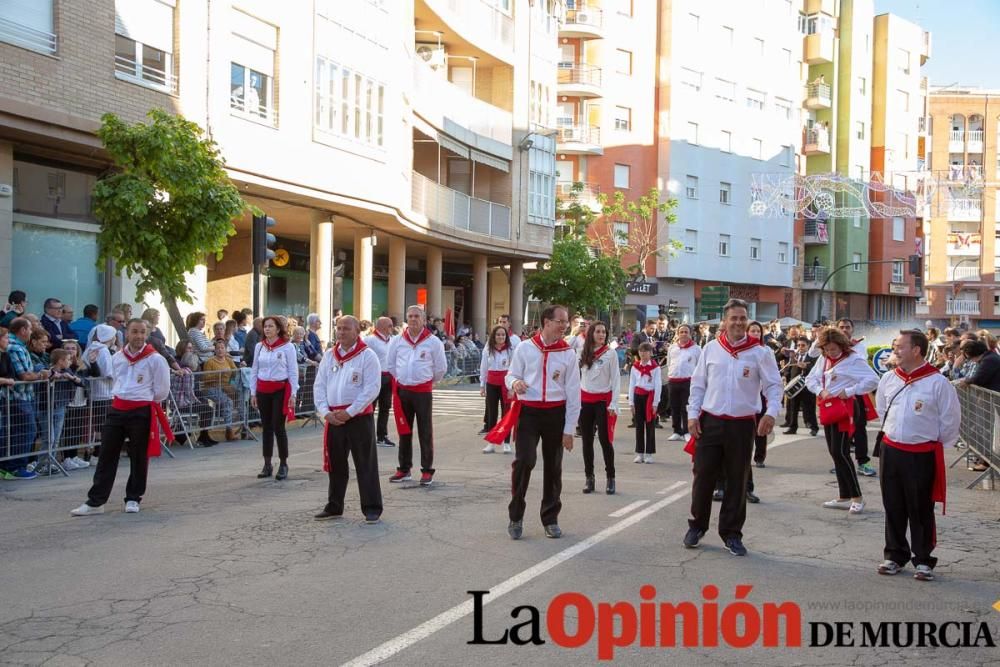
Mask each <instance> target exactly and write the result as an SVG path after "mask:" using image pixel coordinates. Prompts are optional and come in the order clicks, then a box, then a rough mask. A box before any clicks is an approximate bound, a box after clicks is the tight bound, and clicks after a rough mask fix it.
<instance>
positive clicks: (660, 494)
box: [656, 482, 687, 496]
mask: <svg viewBox="0 0 1000 667" xmlns="http://www.w3.org/2000/svg"><path fill="white" fill-rule="evenodd" d="M685 484H687V482H674V483H673V484H671V485H670V486H668V487H667V488H665V489H663V490H662V491H657V492H656V495H658V496H665V495H667V494H668V493H670V492H671V491H673V490H674V489H676V488H679V487H682V486H684V485H685Z"/></svg>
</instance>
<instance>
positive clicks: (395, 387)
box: [392, 377, 434, 435]
mask: <svg viewBox="0 0 1000 667" xmlns="http://www.w3.org/2000/svg"><path fill="white" fill-rule="evenodd" d="M400 389H405V390H406V391H412V392H415V393H418V394H429V393H431V392H432V391H433V390H434V380H428V381H427V382H422V383H421V384H402V383H400V382H398V381H397V380H396V378H395V377H393V378H392V419H393V421H395V422H396V432H397V433H399V435H410V434H411V433H413V426H412V425H411V424H410V422H408V421H406V415H405V414H403V403H402V402H401V401H400V400H399V390H400Z"/></svg>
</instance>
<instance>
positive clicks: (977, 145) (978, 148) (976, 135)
mask: <svg viewBox="0 0 1000 667" xmlns="http://www.w3.org/2000/svg"><path fill="white" fill-rule="evenodd" d="M965 141H966V144H967V146H966V148H967V150H968V151H969V152H970V153H982V152H983V131H982V130H969V131H968V132H966V133H965Z"/></svg>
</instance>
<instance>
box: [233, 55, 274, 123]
mask: <svg viewBox="0 0 1000 667" xmlns="http://www.w3.org/2000/svg"><path fill="white" fill-rule="evenodd" d="M229 107H230V108H231V109H234V110H236V111H240V112H243V113H244V114H246V115H249V116H253V117H257V118H270V115H271V77H269V76H268V75H267V74H264V73H262V72H258V71H257V70H254V69H251V68H249V67H245V66H243V65H240V64H239V63H230V66H229Z"/></svg>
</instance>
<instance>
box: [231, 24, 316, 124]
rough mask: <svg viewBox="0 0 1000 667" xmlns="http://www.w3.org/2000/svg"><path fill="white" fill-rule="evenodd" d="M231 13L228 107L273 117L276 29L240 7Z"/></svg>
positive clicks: (250, 114)
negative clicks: (244, 11) (245, 12)
mask: <svg viewBox="0 0 1000 667" xmlns="http://www.w3.org/2000/svg"><path fill="white" fill-rule="evenodd" d="M231 16H232V21H233V33H232V62H231V63H230V68H229V71H230V77H229V107H230V108H231V109H232V110H233V111H235V112H238V113H239V114H240V115H245V116H249V117H251V118H261V119H265V120H268V121H273V120H274V98H273V78H274V53H275V50H276V49H277V47H278V31H277V29H276V28H275V27H274V26H272V25H270V24H267V23H264V22H263V21H260V20H258V19H255V18H253V17H252V16H250V15H248V14H244V13H243V12H241V11H237V10H232V14H231ZM318 83H319V81H317V84H318Z"/></svg>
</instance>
